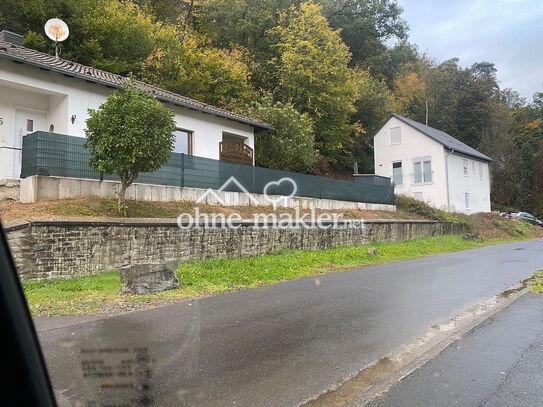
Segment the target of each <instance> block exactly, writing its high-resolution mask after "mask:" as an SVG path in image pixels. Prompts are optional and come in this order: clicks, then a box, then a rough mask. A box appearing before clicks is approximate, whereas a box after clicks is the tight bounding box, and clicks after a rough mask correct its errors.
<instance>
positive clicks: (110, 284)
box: [23, 236, 511, 315]
mask: <svg viewBox="0 0 543 407" xmlns="http://www.w3.org/2000/svg"><path fill="white" fill-rule="evenodd" d="M507 241H511V240H504V239H494V240H487V241H485V242H475V241H466V240H463V239H462V238H461V236H441V237H431V238H424V239H417V240H410V241H406V242H398V243H379V244H367V245H361V246H350V247H340V248H335V249H327V250H318V251H310V250H305V251H304V250H292V251H283V252H279V253H276V254H272V255H265V256H258V257H249V258H234V259H221V260H216V259H208V260H202V261H190V262H186V263H183V264H182V265H181V266H180V267H179V269H178V271H177V273H178V275H179V279H180V282H181V285H182V287H181V288H179V289H177V290H170V291H165V292H162V293H157V294H149V295H123V294H121V293H120V277H119V274H118V273H117V272H106V273H102V274H100V275H97V276H91V277H83V278H77V279H73V280H57V281H48V282H29V283H25V284H24V285H23V286H24V290H25V293H26V296H27V299H28V302H29V304H30V308H31V310H32V313H33V314H34V315H58V314H60V315H68V314H97V313H103V312H107V311H108V310H111V309H114V308H115V307H118V306H119V305H121V304H124V305H127V304H139V305H141V306H145V307H147V306H156V305H160V304H162V303H164V302H167V301H175V300H178V299H182V298H189V297H196V296H201V295H208V294H213V293H219V292H226V291H231V290H237V289H241V288H249V287H258V286H261V285H266V284H273V283H276V282H279V281H285V280H293V279H297V278H301V277H306V276H311V275H318V274H324V273H329V272H333V271H339V270H345V269H349V268H354V267H359V266H368V265H372V264H380V263H386V262H391V261H398V260H408V259H414V258H418V257H424V256H429V255H434V254H440V253H448V252H455V251H459V250H466V249H473V248H477V247H482V246H488V245H492V244H498V243H505V242H507ZM370 247H374V248H376V249H377V251H378V254H376V255H371V254H369V253H368V248H370Z"/></svg>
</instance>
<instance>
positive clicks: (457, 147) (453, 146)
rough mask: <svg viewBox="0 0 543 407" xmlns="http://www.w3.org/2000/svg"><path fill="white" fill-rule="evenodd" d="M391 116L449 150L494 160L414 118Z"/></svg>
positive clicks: (481, 158) (485, 159)
mask: <svg viewBox="0 0 543 407" xmlns="http://www.w3.org/2000/svg"><path fill="white" fill-rule="evenodd" d="M391 117H395V118H396V119H398V120H400V121H402V122H404V123H406V124H408V125H409V126H411V127H413V128H415V129H417V130H418V131H420V132H421V133H424V134H426V135H427V136H428V137H430V138H432V139H434V140H435V141H437V142H438V143H441V144H443V146H445V147H446V148H448V149H449V150H454V151H456V152H458V153H461V154H465V155H468V156H470V157H474V158H478V159H480V160H484V161H494V160H492V158H490V157H488V156H486V155H484V154H483V153H481V152H479V151H477V150H476V149H474V148H472V147H470V146H468V145H467V144H464V143H462V142H461V141H460V140H458V139H455V138H454V137H453V136H451V135H449V134H447V133H445V132H444V131H441V130H438V129H434V128H433V127H430V126H426V125H424V124H422V123H419V122H416V121H415V120H411V119H408V118H407V117H403V116H400V115H397V114H393V115H392V116H391Z"/></svg>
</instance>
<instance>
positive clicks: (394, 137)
mask: <svg viewBox="0 0 543 407" xmlns="http://www.w3.org/2000/svg"><path fill="white" fill-rule="evenodd" d="M401 142H402V132H401V128H400V127H392V128H391V129H390V144H400V143H401Z"/></svg>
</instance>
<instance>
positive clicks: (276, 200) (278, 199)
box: [196, 176, 298, 209]
mask: <svg viewBox="0 0 543 407" xmlns="http://www.w3.org/2000/svg"><path fill="white" fill-rule="evenodd" d="M232 184H233V185H235V186H236V187H237V188H239V189H240V190H241V193H243V194H244V195H245V196H247V197H248V198H249V201H250V202H251V203H252V204H254V205H258V204H259V200H258V199H257V198H256V197H255V196H254V195H253V194H251V193H250V192H249V191H248V190H247V188H245V187H244V186H243V184H242V183H241V182H239V181H238V180H237V179H236V177H234V176H231V177H230V178H228V179H227V180H226V182H224V183H223V184H222V185H221V187H220V188H219V189H217V190H213V189H211V188H208V189H207V190H206V191H205V192H204V193H203V194H202V195H200V196H199V197H198V199H197V200H196V203H204V202H206V200H207V199H208V197H212V198H213V199H214V200H215V201H216V202H218V203H219V204H220V205H223V206H227V204H226V201H225V200H224V198H223V197H222V196H221V195H220V194H219V193H220V192H223V191H224V190H225V189H226V188H228V187H229V186H230V185H232ZM282 184H290V185H291V191H290V193H289V194H288V195H284V194H281V195H270V194H269V193H268V192H269V189H270V188H273V187H280V186H281V185H282ZM297 191H298V185H297V184H296V181H294V180H293V179H292V178H289V177H284V178H281V179H279V180H277V181H270V182H268V183H267V184H266V185H264V188H263V189H262V194H263V196H264V199H265V200H266V201H268V202H269V203H271V204H272V206H273V209H277V206H278V205H280V204H281V203H282V204H283V205H284V206H287V204H288V200H289V199H290V198H291V197H293V196H294V195H295V194H296V192H297Z"/></svg>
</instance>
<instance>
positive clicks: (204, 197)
mask: <svg viewBox="0 0 543 407" xmlns="http://www.w3.org/2000/svg"><path fill="white" fill-rule="evenodd" d="M231 184H234V185H235V186H237V187H238V188H239V189H240V190H241V192H242V193H243V194H245V196H247V197H248V198H249V200H250V201H251V203H253V204H254V205H258V199H256V198H255V197H254V196H253V194H251V193H250V192H249V191H247V188H245V187H244V186H243V185H242V184H241V182H239V181H238V180H237V179H236V177H234V176H233V175H232V176H231V177H230V178H228V179H227V180H226V181H225V182H224V183H223V184H222V185H221V187H220V188H219V189H217V190H216V191H214V190H213V189H211V188H208V189H207V191H206V192H204V193H203V194H202V195H200V197H199V198H198V199H197V200H196V203H202V202H205V201H206V200H207V197H208V196H211V197H213V198H214V199H215V200H216V201H217V202H219V204H221V205H223V206H226V202H225V200H224V199H223V198H222V197H221V196H220V195H219V192H223V191H224V190H225V189H226V188H227V187H229V186H230V185H231Z"/></svg>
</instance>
